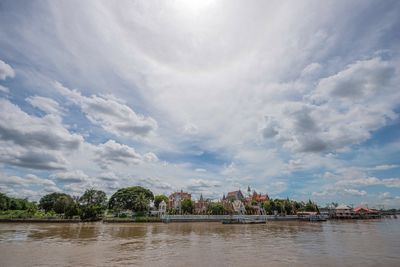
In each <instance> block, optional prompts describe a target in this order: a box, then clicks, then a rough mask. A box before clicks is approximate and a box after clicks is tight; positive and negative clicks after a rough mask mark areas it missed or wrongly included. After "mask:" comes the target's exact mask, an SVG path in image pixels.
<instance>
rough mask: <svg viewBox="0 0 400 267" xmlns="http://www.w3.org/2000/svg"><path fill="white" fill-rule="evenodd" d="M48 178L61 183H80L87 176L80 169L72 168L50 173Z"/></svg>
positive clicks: (85, 179) (87, 177) (86, 178)
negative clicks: (71, 169)
mask: <svg viewBox="0 0 400 267" xmlns="http://www.w3.org/2000/svg"><path fill="white" fill-rule="evenodd" d="M50 178H52V179H54V180H57V181H58V182H61V183H80V182H84V181H87V180H88V179H89V176H88V175H87V174H86V173H84V172H83V171H81V170H73V171H67V172H58V173H54V174H51V175H50Z"/></svg>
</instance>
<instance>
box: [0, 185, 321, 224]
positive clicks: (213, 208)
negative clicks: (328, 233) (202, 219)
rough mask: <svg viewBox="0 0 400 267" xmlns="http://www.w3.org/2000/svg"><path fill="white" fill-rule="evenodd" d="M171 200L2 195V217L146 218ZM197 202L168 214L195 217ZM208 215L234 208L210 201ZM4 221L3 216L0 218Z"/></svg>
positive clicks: (285, 208) (121, 193) (286, 208)
mask: <svg viewBox="0 0 400 267" xmlns="http://www.w3.org/2000/svg"><path fill="white" fill-rule="evenodd" d="M162 201H165V202H166V203H168V197H167V196H165V195H158V196H154V195H153V192H151V191H150V190H149V189H147V188H144V187H141V186H132V187H125V188H121V189H119V190H117V191H116V192H115V193H114V194H113V195H112V196H111V197H110V199H107V195H106V193H105V192H104V191H101V190H96V189H93V188H92V189H87V190H86V191H85V192H84V193H83V194H82V195H81V196H71V195H68V194H66V193H59V192H54V193H50V194H47V195H45V196H43V197H42V198H41V199H40V200H39V202H38V203H36V202H30V201H29V200H28V199H21V198H13V197H8V196H6V195H5V194H2V193H0V211H2V213H0V216H2V215H3V217H4V216H5V217H6V216H7V214H11V215H12V216H17V217H21V218H29V217H31V218H32V217H34V218H49V217H58V218H60V217H61V218H65V219H71V218H80V219H81V220H98V219H101V218H102V217H103V215H104V213H105V211H106V210H109V211H111V212H113V213H114V214H115V216H117V217H120V216H121V215H124V214H125V213H124V212H125V211H127V210H130V211H132V212H135V214H136V216H145V215H147V214H148V211H149V209H150V203H151V202H154V206H155V208H156V209H158V207H159V204H160V203H161V202H162ZM255 206H258V207H261V208H263V209H264V210H265V212H266V213H267V214H275V213H278V214H296V213H297V212H299V211H318V206H317V205H316V204H315V203H314V202H312V201H311V200H309V201H308V202H302V201H301V202H297V201H293V200H289V199H270V200H267V201H264V202H261V203H257V202H253V203H248V204H246V206H245V208H246V212H247V213H248V214H254V213H255V212H256V210H255ZM194 207H195V205H194V202H193V201H192V200H190V199H184V200H182V202H181V208H180V210H179V211H178V210H175V209H173V208H171V209H168V213H169V214H178V213H184V214H194V213H195V208H194ZM205 212H206V213H207V214H233V213H234V211H233V208H232V205H229V203H224V202H210V201H208V202H207V209H206V211H205ZM0 218H1V217H0Z"/></svg>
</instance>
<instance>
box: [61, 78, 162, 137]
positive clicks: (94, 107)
mask: <svg viewBox="0 0 400 267" xmlns="http://www.w3.org/2000/svg"><path fill="white" fill-rule="evenodd" d="M54 86H55V88H56V89H57V90H58V91H59V92H60V93H61V94H62V95H64V96H66V97H67V98H68V99H69V100H71V101H72V102H73V103H75V104H77V105H79V107H80V108H81V109H82V112H83V113H85V115H86V117H87V118H88V119H89V120H90V122H92V123H94V124H97V125H100V126H101V127H103V129H104V130H106V131H108V132H110V133H112V134H115V135H116V136H124V137H145V136H147V135H149V134H150V133H151V132H152V131H154V130H155V129H156V128H157V122H156V121H155V120H154V119H153V118H151V117H145V116H143V115H141V114H137V113H136V112H135V111H133V110H132V109H131V108H130V107H129V106H127V105H126V104H124V103H122V101H121V100H118V99H116V98H115V97H112V96H110V95H101V96H97V95H92V96H90V97H85V96H83V95H82V94H81V93H80V92H78V91H77V90H70V89H68V88H66V87H64V86H63V85H62V84H60V83H58V82H55V83H54Z"/></svg>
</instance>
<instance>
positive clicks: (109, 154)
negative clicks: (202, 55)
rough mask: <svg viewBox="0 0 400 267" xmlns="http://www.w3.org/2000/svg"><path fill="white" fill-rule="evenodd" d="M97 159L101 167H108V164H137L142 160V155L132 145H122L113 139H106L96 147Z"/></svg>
mask: <svg viewBox="0 0 400 267" xmlns="http://www.w3.org/2000/svg"><path fill="white" fill-rule="evenodd" d="M96 150H97V161H98V162H99V164H100V165H101V166H102V168H108V166H109V165H110V164H121V163H122V164H125V165H129V164H139V163H141V162H142V156H141V155H140V154H139V153H137V152H136V151H135V149H133V148H132V147H129V146H127V145H122V144H119V143H117V142H116V141H114V140H108V141H107V142H106V143H104V144H100V145H98V146H97V148H96Z"/></svg>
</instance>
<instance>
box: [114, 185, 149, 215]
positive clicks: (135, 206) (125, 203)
mask: <svg viewBox="0 0 400 267" xmlns="http://www.w3.org/2000/svg"><path fill="white" fill-rule="evenodd" d="M139 196H140V197H139ZM138 197H139V200H140V201H139V200H137V198H138ZM144 199H145V200H146V201H143V200H144ZM153 199H154V195H153V193H152V192H151V191H150V190H149V189H146V188H144V187H141V186H132V187H126V188H121V189H119V190H118V191H117V192H115V193H114V194H113V195H112V196H111V198H110V201H109V202H108V206H109V208H110V209H113V210H116V211H119V210H132V211H144V210H147V209H148V206H149V204H150V201H151V200H153ZM144 202H145V203H144Z"/></svg>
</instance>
